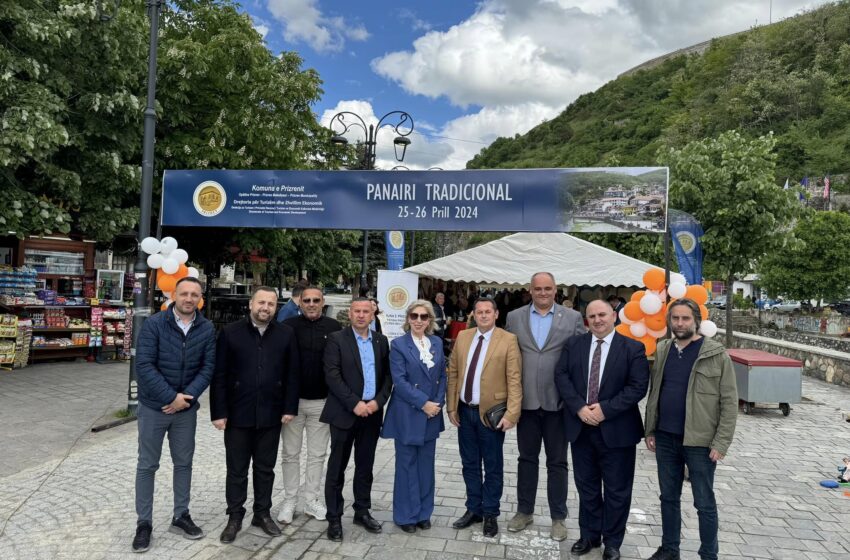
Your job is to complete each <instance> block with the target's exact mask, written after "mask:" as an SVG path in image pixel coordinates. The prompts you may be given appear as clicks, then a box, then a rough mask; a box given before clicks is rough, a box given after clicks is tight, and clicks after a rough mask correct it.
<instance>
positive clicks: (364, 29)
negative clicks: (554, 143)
mask: <svg viewBox="0 0 850 560" xmlns="http://www.w3.org/2000/svg"><path fill="white" fill-rule="evenodd" d="M823 3H825V2H824V1H823V0H814V1H800V0H772V1H771V0H479V1H470V0H454V1H452V0H420V1H414V0H394V1H389V0H361V1H359V2H355V1H352V0H345V1H343V0H243V1H242V9H243V10H245V11H246V12H248V13H249V14H250V15H251V17H252V20H253V22H254V26H255V27H256V29H257V30H258V31H259V32H260V33H261V34H262V35H263V36H264V38H265V40H266V44H267V45H268V47H269V49H270V50H271V51H272V52H275V53H278V52H280V51H283V50H288V51H296V52H298V53H299V54H300V55H301V57H302V58H303V59H304V67H305V68H314V69H316V70H317V71H318V73H319V75H320V76H321V78H322V80H323V81H324V85H323V89H324V91H325V93H324V96H323V98H322V99H321V101H320V102H319V103H317V104H316V105H315V107H314V111H315V113H316V114H317V116H318V117H319V118H320V119H321V120H322V122H323V123H325V124H327V123H328V122H329V120H330V117H331V116H332V115H333V114H335V113H336V112H337V111H340V110H352V111H354V112H356V113H358V114H360V115H361V116H362V117H363V118H364V119H365V120H366V121H367V122H376V121H377V119H376V117H380V116H382V115H383V114H385V113H387V112H389V111H393V110H404V111H407V112H409V113H410V114H411V116H412V117H413V119H414V122H415V131H414V133H413V135H412V136H411V139H412V144H411V145H410V147H409V148H408V152H407V156H406V157H405V160H404V165H406V166H408V167H410V168H411V169H425V168H428V167H433V166H438V167H442V168H444V169H463V168H464V166H465V163H466V162H467V161H468V160H469V159H470V158H471V157H473V156H474V155H475V154H476V153H477V152H478V151H479V150H480V149H481V148H483V147H484V146H486V145H488V144H489V143H491V142H492V141H493V140H495V139H496V138H497V137H499V136H513V135H514V134H524V133H525V132H527V131H528V130H529V129H531V128H532V127H534V126H536V125H537V124H539V123H541V122H543V121H544V120H546V119H551V118H553V117H555V116H556V115H558V114H559V113H560V112H561V111H563V109H564V108H565V107H566V106H567V105H568V104H569V103H570V102H572V101H573V100H574V99H575V98H576V97H578V96H579V95H581V94H583V93H587V92H589V91H593V90H595V89H597V88H598V87H600V86H601V85H603V84H605V83H606V82H608V81H610V80H611V79H614V78H616V77H617V75H618V74H619V73H621V72H623V71H625V70H628V69H629V68H631V67H633V66H635V65H637V64H640V63H641V62H644V61H646V60H648V59H651V58H654V57H656V56H659V55H661V54H664V53H667V52H670V51H673V50H675V49H678V48H682V47H685V46H688V45H692V44H695V43H698V42H700V41H704V40H707V39H710V38H712V37H717V36H722V35H725V34H728V33H734V32H737V31H742V30H745V29H748V28H751V27H753V26H756V25H763V24H766V23H768V20H769V18H770V17H771V13H772V18H773V21H778V20H780V19H783V18H785V17H789V16H792V15H794V14H796V13H799V12H800V11H801V10H805V9H810V8H812V7H815V6H817V5H821V4H823ZM361 137H362V135H361ZM356 139H357V136H356V135H352V137H351V140H356ZM396 164H398V162H396V161H394V158H393V155H392V133H391V131H389V130H384V131H383V132H382V134H381V135H380V136H379V139H378V166H379V167H381V168H390V167H392V166H393V165H396Z"/></svg>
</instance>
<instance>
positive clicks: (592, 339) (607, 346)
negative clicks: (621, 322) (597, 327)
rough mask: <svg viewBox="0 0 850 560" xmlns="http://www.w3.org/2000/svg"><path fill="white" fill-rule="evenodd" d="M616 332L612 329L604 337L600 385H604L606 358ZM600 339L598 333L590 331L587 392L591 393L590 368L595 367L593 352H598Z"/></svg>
mask: <svg viewBox="0 0 850 560" xmlns="http://www.w3.org/2000/svg"><path fill="white" fill-rule="evenodd" d="M614 332H615V331H611V332H610V333H608V335H607V336H606V337H605V338H603V339H602V341H603V342H602V356H601V358H600V360H599V386H600V387H601V386H602V374H603V373H604V372H605V360H607V359H608V350H610V349H611V342H612V341H613V340H614ZM597 340H599V339H598V338H596V335H595V334H593V333H590V356H589V357H588V361H587V392H588V395H589V394H590V368H591V367H593V353H594V352H596V341H597ZM588 395H585V402H586V401H587V397H588Z"/></svg>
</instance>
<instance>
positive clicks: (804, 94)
mask: <svg viewBox="0 0 850 560" xmlns="http://www.w3.org/2000/svg"><path fill="white" fill-rule="evenodd" d="M624 70H626V69H624ZM730 129H737V130H739V131H740V132H741V133H742V134H744V135H746V136H749V137H757V136H760V135H762V134H766V133H768V132H769V131H773V132H774V134H775V136H776V138H777V145H776V151H777V154H778V160H777V167H776V180H777V182H779V183H782V182H784V181H785V178H786V177H791V180H792V182H793V181H795V180H799V179H800V178H802V177H804V176H823V175H824V174H826V173H832V174H836V173H844V172H846V171H847V170H848V168H850V1H847V0H844V1H841V2H838V3H836V4H832V5H828V6H825V7H823V8H820V9H818V10H815V11H812V12H809V13H806V14H803V15H800V16H797V17H794V18H791V19H788V20H785V21H783V22H780V23H776V24H773V25H770V26H766V27H759V28H756V29H753V30H751V31H750V32H748V33H744V34H740V35H736V36H733V37H729V38H725V39H718V40H715V41H713V43H712V45H711V47H710V48H709V49H708V50H707V51H706V52H705V53H703V54H701V55H689V56H680V57H677V58H674V59H671V60H668V61H666V62H664V63H663V64H661V65H660V66H657V67H655V68H652V69H650V70H644V71H639V72H637V73H635V74H634V75H630V76H624V77H621V78H618V79H616V80H614V81H612V82H609V83H608V84H606V85H604V86H603V87H601V88H600V89H599V90H597V91H595V92H592V93H588V94H586V95H583V96H581V97H579V98H578V99H577V100H576V101H575V102H573V103H572V104H570V105H569V106H568V107H567V108H566V110H565V111H564V112H563V113H561V114H560V115H559V116H558V117H556V118H554V119H552V120H551V121H548V122H545V123H543V124H541V125H539V126H537V127H536V128H534V129H532V130H530V131H529V132H528V133H527V134H525V135H522V136H520V135H517V136H515V137H514V138H499V139H498V140H496V141H495V142H494V143H493V144H491V145H490V146H489V147H487V148H485V149H483V150H482V151H481V153H480V154H479V155H477V156H476V157H475V158H473V159H472V160H471V161H470V162H469V163H468V164H467V165H468V167H469V168H479V169H480V168H499V167H502V168H531V167H583V166H598V165H624V166H642V165H654V164H656V153H657V150H658V148H659V147H661V146H671V147H682V146H684V145H685V144H686V143H688V142H690V141H692V140H698V139H702V138H706V137H715V136H717V135H718V134H719V133H721V132H723V131H726V130H730ZM836 187H839V188H841V186H840V185H836Z"/></svg>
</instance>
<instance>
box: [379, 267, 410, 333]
mask: <svg viewBox="0 0 850 560" xmlns="http://www.w3.org/2000/svg"><path fill="white" fill-rule="evenodd" d="M418 293H419V275H418V274H414V273H412V272H402V271H400V270H379V271H378V305H380V307H381V312H382V313H383V320H382V321H381V330H382V331H383V334H384V335H385V336H386V337H387V338H389V339H390V342H392V340H393V339H394V338H398V337H400V336H401V335H403V334H404V331H403V330H402V328H401V327H402V325H404V314H405V313H406V312H407V306H409V305H410V304H411V303H413V302H414V301H415V300H416V296H417V295H418Z"/></svg>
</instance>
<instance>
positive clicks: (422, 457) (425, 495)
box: [393, 439, 437, 525]
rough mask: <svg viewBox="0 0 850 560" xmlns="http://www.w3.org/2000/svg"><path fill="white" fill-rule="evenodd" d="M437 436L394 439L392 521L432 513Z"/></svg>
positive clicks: (409, 521) (408, 521)
mask: <svg viewBox="0 0 850 560" xmlns="http://www.w3.org/2000/svg"><path fill="white" fill-rule="evenodd" d="M436 448H437V440H436V439H432V440H431V441H426V442H425V444H424V445H404V444H403V443H399V442H398V440H395V481H394V484H393V521H395V522H396V523H398V524H399V525H410V524H413V523H418V522H419V521H430V520H431V514H432V513H434V458H435V451H436Z"/></svg>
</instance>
